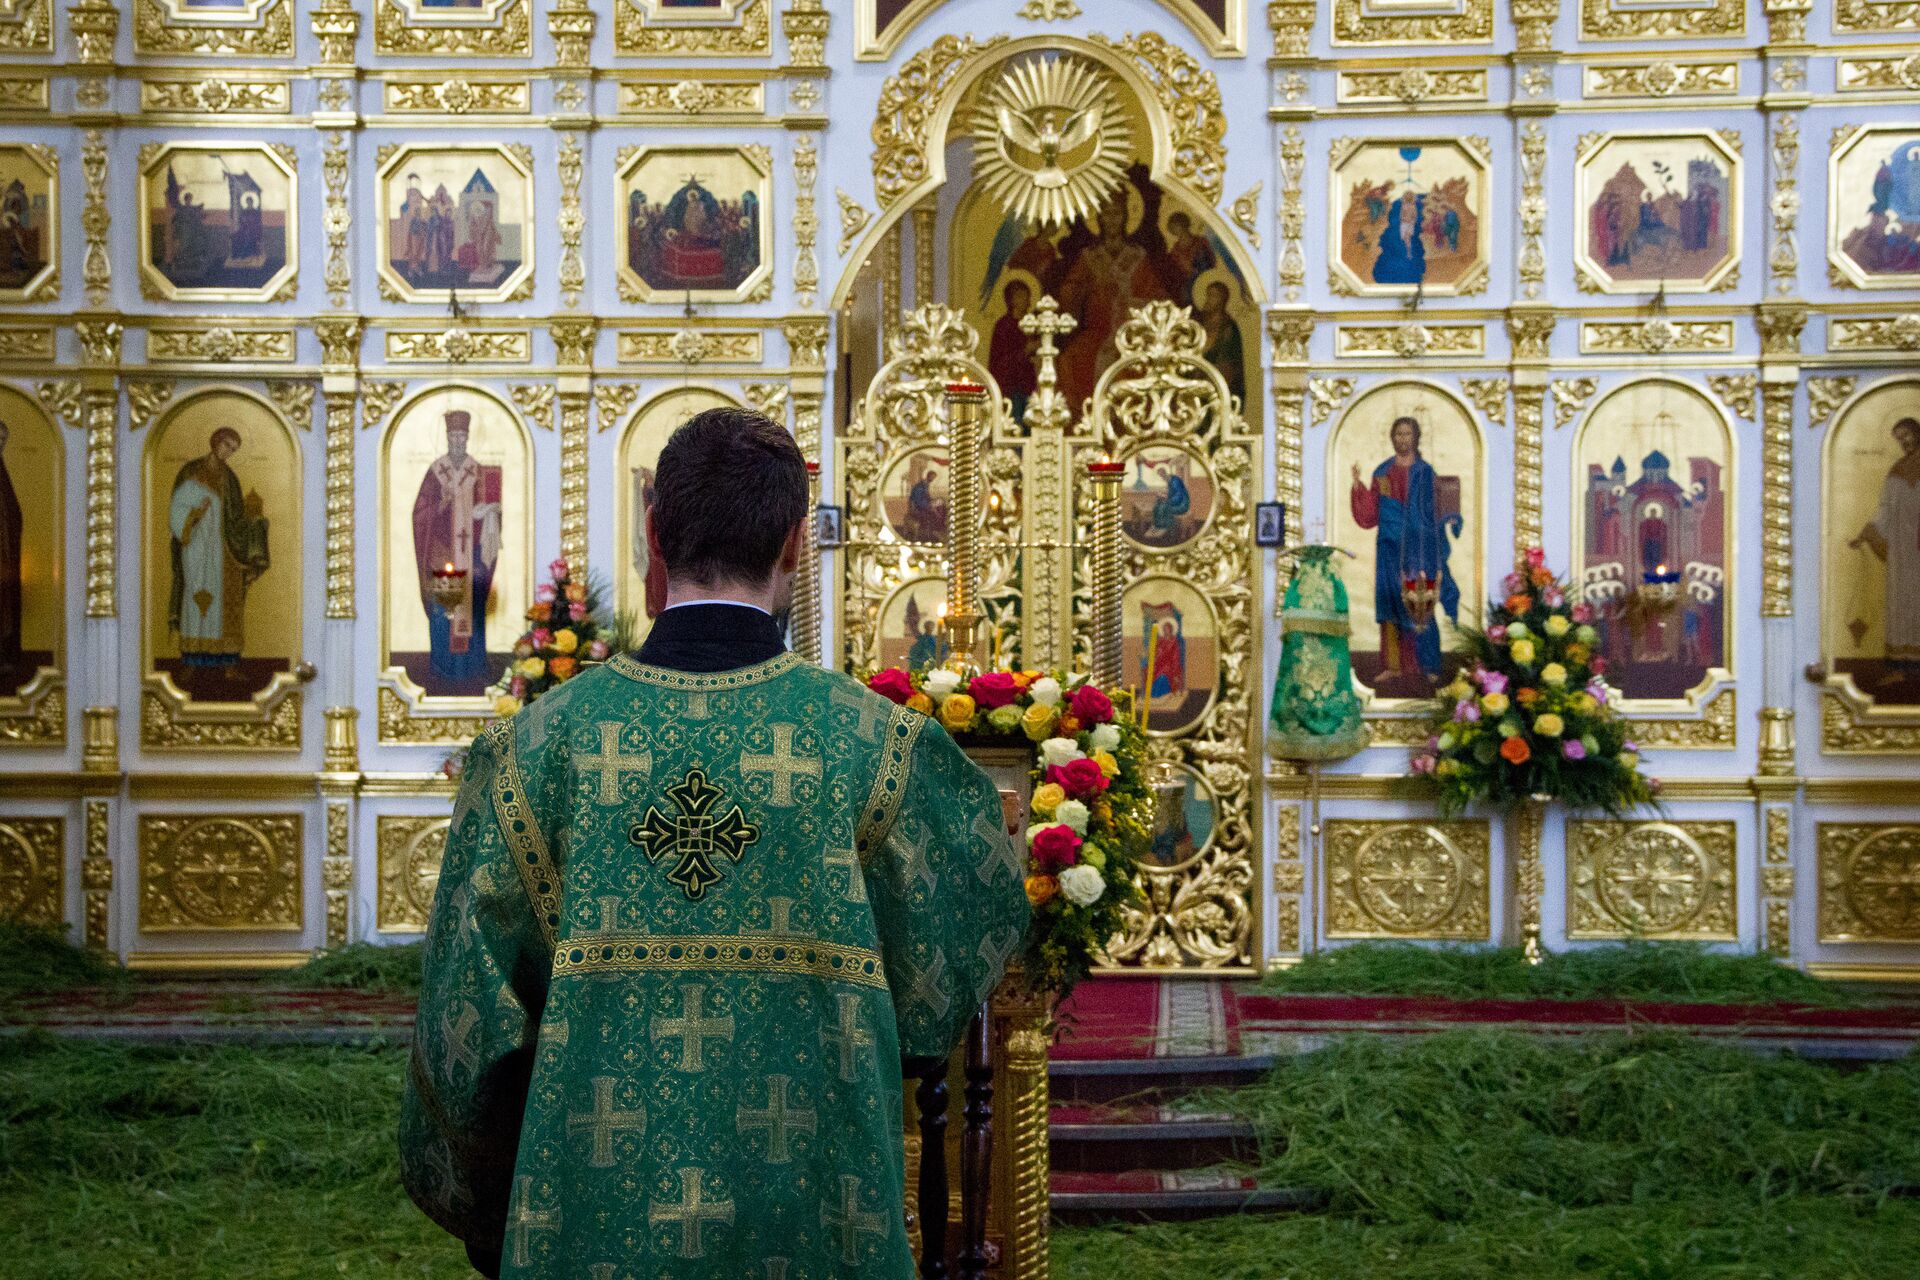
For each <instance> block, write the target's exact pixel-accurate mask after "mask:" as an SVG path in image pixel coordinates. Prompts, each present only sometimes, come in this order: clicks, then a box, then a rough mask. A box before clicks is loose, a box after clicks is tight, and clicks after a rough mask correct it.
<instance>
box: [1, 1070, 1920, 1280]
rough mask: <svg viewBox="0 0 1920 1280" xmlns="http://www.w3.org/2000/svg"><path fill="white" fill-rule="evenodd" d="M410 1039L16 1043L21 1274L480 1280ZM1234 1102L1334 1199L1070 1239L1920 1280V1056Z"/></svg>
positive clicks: (1069, 1270) (1063, 1272)
mask: <svg viewBox="0 0 1920 1280" xmlns="http://www.w3.org/2000/svg"><path fill="white" fill-rule="evenodd" d="M404 1063H405V1058H404V1055H403V1054H402V1053H400V1052H398V1051H396V1050H392V1049H370V1050H358V1051H355V1050H344V1049H271V1050H265V1049H260V1050H250V1049H239V1048H201V1049H181V1050H161V1049H139V1048H128V1047H122V1046H115V1045H102V1044H87V1043H64V1042H56V1041H53V1040H51V1039H48V1038H46V1037H38V1036H36V1037H29V1038H25V1039H16V1040H10V1041H0V1197H3V1198H4V1200H5V1202H6V1204H7V1206H8V1210H7V1214H8V1221H9V1224H10V1230H9V1232H8V1240H9V1249H8V1257H7V1263H6V1268H5V1270H6V1274H7V1275H8V1277H9V1280H147V1278H149V1277H155V1276H166V1277H168V1280H232V1278H233V1277H240V1276H246V1277H253V1276H262V1277H267V1276H271V1277H281V1276H285V1277H291V1278H296V1280H304V1278H306V1277H317V1276H345V1277H350V1278H354V1280H376V1278H378V1280H388V1278H393V1277H408V1278H410V1280H411V1278H414V1277H428V1278H440V1277H466V1276H468V1274H469V1273H468V1272H467V1270H466V1268H465V1265H464V1263H463V1261H462V1260H461V1257H460V1254H459V1251H458V1249H457V1248H456V1247H455V1246H454V1245H453V1243H452V1242H451V1241H450V1240H449V1239H447V1238H446V1237H445V1236H443V1235H442V1234H441V1233H440V1232H439V1231H438V1229H437V1228H435V1227H433V1226H432V1225H431V1224H429V1223H428V1222H427V1221H426V1220H425V1219H424V1218H423V1217H421V1216H420V1215H419V1213H417V1212H416V1211H415V1210H414V1209H413V1207H412V1206H411V1205H410V1204H408V1202H407V1200H406V1198H405V1196H404V1195H403V1194H402V1193H401V1191H400V1188H399V1185H398V1173H397V1168H396V1156H395V1152H394V1144H393V1132H394V1124H395V1118H396V1113H397V1109H398V1105H399V1094H400V1081H401V1076H402V1072H403V1069H404ZM1226 1105H1229V1106H1231V1107H1233V1108H1234V1109H1235V1110H1238V1111H1240V1112H1241V1113H1242V1114H1244V1115H1246V1116H1248V1117H1249V1119H1250V1120H1251V1121H1252V1122H1253V1123H1254V1124H1255V1125H1256V1127H1257V1128H1258V1130H1259V1132H1260V1135H1261V1139H1262V1148H1263V1151H1264V1153H1265V1155H1264V1160H1265V1167H1264V1168H1263V1170H1262V1172H1263V1176H1265V1177H1267V1178H1269V1179H1272V1180H1275V1181H1279V1182H1282V1183H1285V1184H1287V1185H1293V1186H1302V1187H1307V1188H1310V1189H1313V1190H1315V1191H1316V1192H1318V1193H1319V1194H1320V1195H1321V1196H1322V1197H1323V1199H1324V1202H1325V1204H1326V1206H1327V1211H1326V1212H1325V1213H1324V1214H1321V1215H1315V1216H1301V1217H1293V1218H1286V1217H1240V1218H1225V1219H1218V1220H1214V1221H1206V1222H1196V1223H1186V1224H1179V1225H1168V1226H1149V1227H1119V1226H1112V1227H1074V1228H1063V1229H1061V1230H1059V1231H1058V1232H1057V1233H1056V1236H1055V1244H1054V1275H1055V1276H1056V1277H1059V1278H1060V1280H1111V1277H1112V1276H1113V1275H1114V1274H1116V1273H1127V1274H1133V1275H1138V1276H1143V1277H1145V1276H1150V1277H1153V1278H1154V1280H1280V1278H1282V1277H1286V1278H1289V1280H1363V1278H1365V1280H1374V1278H1376V1277H1383V1276H1407V1277H1417V1278H1418V1280H1496V1278H1498V1277H1505V1276H1510V1275H1527V1276H1541V1277H1554V1278H1555V1280H1559V1278H1560V1277H1598V1278H1601V1280H1691V1278H1693V1277H1701V1278H1705V1277H1713V1278H1714V1280H1728V1278H1733V1280H1774V1278H1776V1277H1777V1278H1778V1280H1811V1278H1816V1277H1817V1278H1818V1280H1907V1278H1908V1277H1910V1276H1911V1275H1912V1274H1913V1260H1914V1257H1915V1254H1916V1252H1920V1198H1915V1196H1916V1192H1920V1061H1914V1060H1908V1061H1905V1062H1899V1063H1882V1064H1875V1065H1870V1066H1866V1067H1862V1068H1860V1069H1858V1070H1855V1071H1848V1072H1841V1071H1835V1070H1832V1069H1830V1068H1826V1067H1821V1066H1816V1065H1813V1064H1809V1063H1804V1062H1800V1061H1797V1060H1794V1059H1788V1058H1780V1059H1774V1058H1761V1057H1755V1056H1752V1055H1750V1054H1747V1053H1744V1052H1742V1051H1740V1050H1737V1049H1731V1048H1722V1047H1718V1046H1714V1045H1706V1044H1700V1043H1697V1042H1692V1041H1681V1040H1670V1039H1651V1040H1650V1039H1635V1040H1633V1041H1631V1042H1628V1041H1613V1040H1609V1041H1604V1042H1598V1043H1594V1042H1579V1043H1569V1042H1564V1041H1553V1042H1535V1041H1530V1040H1527V1039H1525V1038H1522V1037H1517V1036H1509V1035H1500V1034H1488V1033H1481V1032H1454V1033H1448V1034H1445V1035H1437V1036H1431V1037H1420V1038H1416V1039H1412V1040H1408V1041H1386V1040H1381V1039H1355V1040H1353V1041H1349V1042H1345V1043H1342V1044H1340V1045H1339V1046H1337V1047H1335V1048H1334V1049H1331V1050H1329V1051H1327V1052H1325V1053H1321V1054H1317V1055H1314V1056H1312V1057H1309V1058H1305V1059H1301V1060H1299V1061H1297V1062H1294V1063H1292V1064H1289V1065H1288V1066H1285V1067H1283V1068H1281V1069H1280V1070H1278V1071H1276V1072H1275V1073H1274V1074H1273V1075H1272V1076H1271V1077H1270V1078H1268V1079H1267V1080H1266V1081H1265V1082H1263V1083H1262V1084H1259V1085H1256V1086H1253V1087H1251V1088H1249V1089H1246V1090H1243V1091H1240V1092H1239V1093H1237V1094H1236V1095H1235V1096H1234V1097H1232V1098H1231V1099H1228V1100H1227V1101H1226Z"/></svg>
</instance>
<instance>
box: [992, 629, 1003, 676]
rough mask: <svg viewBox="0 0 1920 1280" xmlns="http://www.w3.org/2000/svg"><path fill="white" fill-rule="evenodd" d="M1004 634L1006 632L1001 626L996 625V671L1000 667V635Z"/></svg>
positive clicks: (994, 650)
mask: <svg viewBox="0 0 1920 1280" xmlns="http://www.w3.org/2000/svg"><path fill="white" fill-rule="evenodd" d="M1003 634H1005V633H1004V632H1003V631H1002V630H1001V628H999V627H995V628H994V629H993V669H994V670H995V671H998V670H999V669H1000V637H1001V636H1002V635H1003Z"/></svg>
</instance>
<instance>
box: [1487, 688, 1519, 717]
mask: <svg viewBox="0 0 1920 1280" xmlns="http://www.w3.org/2000/svg"><path fill="white" fill-rule="evenodd" d="M1511 705H1512V703H1511V701H1510V700H1509V699H1508V698H1507V695H1506V694H1504V693H1490V694H1488V695H1487V696H1486V697H1484V698H1482V699H1480V706H1481V708H1482V709H1483V710H1485V711H1486V713H1487V714H1488V715H1490V716H1498V715H1505V714H1506V710H1507V708H1508V707H1509V706H1511Z"/></svg>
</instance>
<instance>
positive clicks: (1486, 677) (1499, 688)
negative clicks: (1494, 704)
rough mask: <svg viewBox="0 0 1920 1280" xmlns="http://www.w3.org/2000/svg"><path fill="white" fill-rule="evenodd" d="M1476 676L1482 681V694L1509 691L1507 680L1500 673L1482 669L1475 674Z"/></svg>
mask: <svg viewBox="0 0 1920 1280" xmlns="http://www.w3.org/2000/svg"><path fill="white" fill-rule="evenodd" d="M1474 676H1475V678H1477V679H1478V680H1479V681H1480V692H1482V693H1505V692H1506V691H1507V678H1506V677H1505V676H1503V675H1501V674H1500V673H1499V672H1498V671H1488V670H1487V669H1486V668H1485V667H1482V668H1481V669H1480V670H1479V671H1476V672H1475V673H1474Z"/></svg>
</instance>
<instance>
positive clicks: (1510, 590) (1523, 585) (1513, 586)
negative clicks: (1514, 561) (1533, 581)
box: [1500, 573, 1527, 596]
mask: <svg viewBox="0 0 1920 1280" xmlns="http://www.w3.org/2000/svg"><path fill="white" fill-rule="evenodd" d="M1500 588H1501V590H1503V591H1505V592H1506V593H1507V594H1508V595H1510V596H1517V595H1519V594H1520V593H1521V592H1522V591H1525V590H1526V589H1527V580H1526V579H1525V578H1524V577H1522V576H1521V575H1519V574H1517V573H1510V574H1508V575H1507V576H1506V577H1505V578H1503V579H1501V581H1500Z"/></svg>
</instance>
